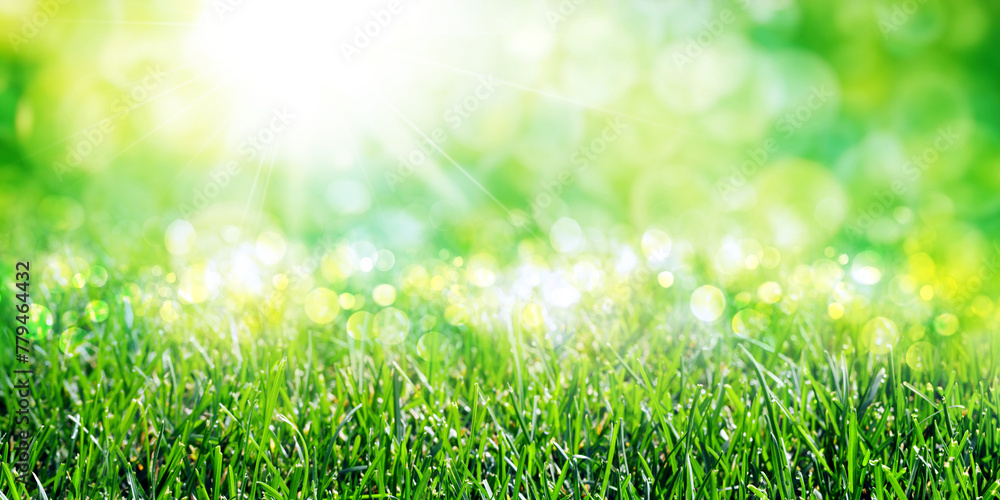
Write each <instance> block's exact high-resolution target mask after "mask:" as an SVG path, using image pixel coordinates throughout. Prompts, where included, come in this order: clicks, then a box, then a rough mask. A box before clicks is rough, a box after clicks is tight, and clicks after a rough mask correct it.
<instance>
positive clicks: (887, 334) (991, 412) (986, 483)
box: [3, 245, 1000, 499]
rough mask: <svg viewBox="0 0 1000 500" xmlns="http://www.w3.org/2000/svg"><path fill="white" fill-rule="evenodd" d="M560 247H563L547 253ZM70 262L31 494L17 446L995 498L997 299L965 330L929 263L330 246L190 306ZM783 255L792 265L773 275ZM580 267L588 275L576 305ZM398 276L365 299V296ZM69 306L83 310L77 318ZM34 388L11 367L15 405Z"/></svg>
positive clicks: (109, 458) (122, 476) (750, 488)
mask: <svg viewBox="0 0 1000 500" xmlns="http://www.w3.org/2000/svg"><path fill="white" fill-rule="evenodd" d="M540 247H541V246H540V245H539V246H538V248H540ZM331 254H337V252H336V251H334V252H331ZM923 255H926V254H923ZM543 257H549V258H551V259H553V260H551V262H554V263H555V264H554V265H553V266H552V267H550V268H548V269H544V270H539V269H538V268H533V267H531V266H532V265H537V264H538V262H540V260H539V259H542V258H543ZM919 257H920V255H917V257H916V258H915V257H914V256H913V255H911V256H910V258H909V259H908V262H911V263H913V262H922V260H921V259H920V258H919ZM478 258H479V259H480V260H481V256H478ZM45 259H46V260H45V261H39V262H37V263H33V264H32V265H33V266H35V267H37V268H41V269H42V270H41V271H39V272H40V273H41V276H42V277H41V279H40V282H38V284H33V285H32V286H33V287H35V288H34V290H35V291H34V292H33V293H34V294H35V295H33V296H35V297H41V298H38V299H35V301H36V302H35V304H36V305H35V306H33V307H32V308H31V314H30V315H29V316H30V318H29V325H28V326H29V327H30V328H29V330H30V335H31V336H32V342H33V345H32V351H31V358H32V360H31V362H30V366H31V368H32V369H33V370H34V372H35V374H36V375H35V377H36V378H35V380H33V382H32V404H31V410H30V413H29V414H30V422H31V423H30V427H31V428H32V432H34V433H35V440H34V444H33V445H32V447H31V453H30V460H29V461H28V465H29V467H30V470H31V471H33V473H34V475H35V476H37V480H36V479H34V477H32V478H31V479H30V481H29V484H28V491H30V492H31V493H25V491H24V490H22V489H20V488H14V487H13V484H14V483H13V481H15V479H14V477H13V475H12V474H11V473H10V464H11V463H13V462H14V460H13V457H12V455H11V452H10V450H9V449H5V450H4V455H5V456H4V459H3V462H4V464H5V465H4V466H3V467H4V469H3V474H4V479H3V482H4V484H5V491H6V493H5V495H6V498H11V499H13V498H25V495H35V497H36V498H39V497H42V493H41V489H44V491H45V492H47V496H48V498H105V497H109V498H114V497H125V498H199V499H202V498H210V499H218V498H226V499H236V498H390V497H396V498H525V499H535V498H549V499H554V498H566V499H568V498H668V497H669V498H991V497H992V496H993V495H995V494H996V493H997V491H998V488H1000V483H998V482H997V479H998V475H997V474H998V470H1000V469H998V468H1000V463H998V459H997V458H996V457H997V456H998V451H1000V445H998V439H1000V429H998V425H1000V422H998V408H1000V406H998V405H1000V396H998V394H997V392H996V391H995V385H996V383H997V382H996V380H997V379H996V377H997V363H996V359H997V350H996V342H995V340H994V339H995V335H993V334H992V332H989V331H988V330H985V329H984V330H982V333H975V331H977V329H978V328H979V327H983V326H985V325H987V324H989V321H995V320H994V319H992V318H994V317H995V316H993V315H992V314H993V313H992V311H990V312H989V315H988V316H989V320H984V319H983V318H982V317H980V316H977V313H980V314H981V313H983V311H982V310H979V309H976V308H975V307H973V308H971V309H968V308H967V309H961V310H963V311H967V314H968V315H969V316H968V317H966V316H964V315H963V317H962V318H961V322H960V323H961V327H960V326H959V323H958V319H959V318H958V317H957V316H956V315H954V314H953V313H950V312H946V311H949V310H951V309H948V307H949V303H948V301H946V300H944V299H942V298H931V299H930V300H925V297H921V296H920V292H917V291H915V289H914V288H915V287H914V286H912V283H911V284H910V285H911V286H903V288H904V289H905V290H910V291H911V293H910V294H906V293H905V290H904V292H895V291H894V292H890V291H889V289H890V288H894V287H898V286H899V280H890V278H889V277H890V275H891V274H890V273H892V274H895V275H897V276H903V277H904V278H905V279H906V280H910V281H912V280H913V278H912V277H910V275H908V274H906V272H907V269H905V268H900V269H895V270H892V271H890V270H888V269H886V270H884V271H883V272H885V274H886V276H885V277H884V278H883V279H881V280H880V283H881V285H880V284H874V285H859V284H857V283H855V282H854V281H853V280H852V275H851V274H850V273H851V266H850V265H849V264H847V265H844V266H841V265H840V264H839V263H838V261H834V260H830V259H827V258H820V259H818V260H816V261H815V262H814V263H812V264H811V265H800V264H797V263H794V262H787V263H786V262H782V263H781V264H779V266H778V267H777V268H775V269H773V270H766V269H763V268H762V269H760V270H759V272H754V273H751V272H747V273H746V274H745V275H744V276H742V277H741V280H740V282H738V283H733V284H732V285H731V286H730V287H729V288H728V289H727V291H726V292H722V291H721V290H720V289H719V288H716V287H714V286H710V285H709V286H710V287H711V288H708V287H706V288H702V289H699V290H697V291H696V292H694V293H692V294H688V293H685V292H682V291H680V290H678V289H677V288H678V287H677V286H671V287H670V288H664V287H663V283H658V281H662V280H658V279H657V276H655V275H652V274H650V273H646V274H643V273H642V271H644V269H642V268H638V269H634V270H632V271H631V272H627V273H624V274H623V273H621V272H620V271H621V270H620V268H619V269H616V268H615V266H614V263H615V259H614V258H610V257H608V256H603V257H602V258H597V257H595V256H593V255H580V256H577V257H575V258H571V259H565V258H554V257H553V256H551V255H548V256H545V255H544V254H541V253H539V254H534V255H532V257H531V258H530V259H529V260H530V263H529V262H524V263H512V264H511V267H510V268H509V271H508V272H506V273H505V272H500V271H496V274H493V273H494V272H493V271H490V270H484V268H483V267H481V266H478V267H477V257H474V258H473V259H471V260H468V261H466V260H464V259H462V258H461V257H454V258H451V259H446V260H444V261H442V260H439V259H434V260H429V261H425V262H422V263H414V264H408V265H405V266H404V267H402V270H401V271H400V272H398V273H394V274H395V277H394V278H391V279H388V280H386V281H387V283H384V284H382V285H381V286H380V287H376V288H375V290H364V289H361V290H355V289H352V288H351V284H350V279H349V278H343V277H340V278H337V279H340V280H341V281H339V282H337V283H335V284H337V285H339V286H340V287H342V288H340V290H351V291H344V292H343V293H342V294H341V295H339V296H338V295H337V294H335V293H334V292H332V291H330V289H329V288H327V287H331V286H333V285H334V283H331V282H330V281H329V280H328V278H326V277H324V276H323V275H324V274H326V275H331V274H337V273H336V272H335V271H337V270H340V271H343V272H347V273H349V272H350V269H351V266H350V264H348V263H344V262H337V261H334V260H332V259H324V265H323V270H324V271H325V272H320V271H319V270H317V271H316V272H315V276H307V277H306V280H305V281H304V282H302V283H299V284H296V283H288V280H287V277H286V275H284V274H280V275H279V277H278V278H276V279H274V280H273V281H274V284H276V285H277V287H275V286H274V284H269V285H268V286H267V288H270V290H268V291H267V294H266V297H264V298H261V299H258V300H250V299H249V298H248V297H247V296H246V295H245V293H248V292H246V291H245V290H242V289H240V288H237V287H230V288H226V289H223V290H222V291H221V292H220V293H219V296H218V297H217V298H215V299H213V300H209V301H206V302H204V303H202V304H200V305H197V304H196V305H186V306H179V304H178V303H177V302H176V297H178V296H184V294H185V293H190V290H189V289H187V288H185V287H186V286H189V285H185V284H184V283H183V280H176V278H174V277H171V276H165V275H164V271H165V270H164V269H161V268H159V267H158V266H154V267H151V268H143V269H141V270H140V271H139V272H137V273H136V275H135V276H128V277H126V276H114V273H112V276H111V277H108V273H107V271H104V269H103V268H89V267H88V268H86V269H76V271H78V272H77V273H75V274H74V276H75V275H81V276H84V277H86V278H88V279H86V280H82V281H85V283H83V286H82V287H78V286H75V285H73V284H72V280H73V278H70V279H69V280H67V281H62V283H63V284H64V285H63V286H60V280H65V278H66V277H68V276H69V275H70V274H69V273H70V272H72V271H73V269H70V266H72V265H73V261H72V260H70V259H66V258H65V255H62V256H61V255H59V254H53V255H50V256H47V257H46V258H45ZM844 260H845V261H846V260H847V257H846V256H845V257H844ZM903 262H907V260H903ZM42 266H47V267H42ZM335 268H336V269H335ZM518 269H520V270H521V272H518V271H517V270H518ZM527 269H535V273H536V274H530V273H526V272H524V271H525V270H527ZM782 270H785V271H791V272H789V273H785V272H782ZM869 270H870V269H869ZM909 271H910V272H911V273H912V272H913V270H909ZM60 272H63V273H64V274H65V276H61V275H60ZM768 273H771V274H776V275H784V276H785V278H784V279H781V280H780V281H778V282H774V281H767V282H763V281H760V280H761V279H763V278H762V275H766V274H768ZM387 274H393V273H387ZM518 276H520V277H518ZM533 276H543V278H542V279H541V281H540V282H538V280H537V279H534V278H533ZM855 276H857V275H855ZM862 277H864V276H863V275H862ZM335 278H336V277H335ZM685 279H686V278H685ZM133 280H134V281H133ZM679 281H680V278H679ZM170 282H175V284H174V285H171V284H170ZM756 282H760V283H761V285H763V286H757V287H753V286H750V285H752V284H753V283H756ZM887 282H891V285H890V284H887ZM95 283H96V285H95ZM566 283H572V284H573V285H575V286H576V287H578V288H579V289H581V290H584V291H583V293H581V294H579V296H575V297H573V298H574V299H576V300H575V303H574V304H572V305H569V306H565V307H556V306H552V305H551V302H552V301H553V299H552V294H554V293H557V292H559V290H560V288H559V287H560V286H565V284H566ZM321 285H322V286H321ZM310 289H311V291H309V290H310ZM303 291H309V292H308V293H302V292H303ZM397 291H398V295H397ZM924 293H925V294H926V290H924ZM889 296H892V297H893V299H892V300H889V299H887V298H880V297H889ZM546 297H548V299H547V300H546ZM6 298H7V297H5V299H6ZM390 298H391V299H392V300H391V302H392V303H391V306H389V307H385V308H383V309H381V310H382V312H380V313H379V314H377V315H372V314H371V313H368V312H365V309H368V308H366V307H364V303H365V300H369V301H373V302H378V303H381V304H386V301H387V300H389V299H390ZM11 299H12V300H16V299H13V297H11ZM720 301H721V302H720ZM985 302H988V301H985ZM976 303H977V304H978V306H980V307H985V306H984V301H983V300H982V299H980V300H979V301H976ZM43 304H48V307H46V306H44V305H43ZM831 304H835V305H831ZM959 305H961V303H959ZM175 307H176V309H174V308H175ZM990 309H992V307H990ZM870 313H876V314H878V315H879V316H878V317H876V318H875V319H872V320H870V321H868V322H865V323H863V324H860V325H859V324H856V323H854V322H853V318H856V317H865V315H866V314H870ZM713 316H714V317H716V318H714V319H713ZM889 318H896V319H895V320H893V319H889ZM65 321H72V322H73V323H74V324H76V325H79V326H77V327H73V328H69V329H68V330H66V331H65V332H64V333H62V334H59V335H57V334H54V332H56V331H61V330H62V329H63V328H64V326H63V325H62V324H61V322H65ZM897 322H898V325H897ZM966 325H969V327H966ZM3 335H4V336H5V337H6V339H5V345H13V344H14V343H13V339H12V336H13V332H12V331H11V330H10V329H5V331H4V333H3ZM7 359H10V358H7ZM19 367H22V368H23V365H18V366H15V365H14V364H13V363H5V365H4V373H5V374H9V373H11V371H12V370H13V369H17V368H19ZM12 385H13V377H12V376H10V375H8V376H5V379H4V387H5V388H6V391H7V393H6V394H5V397H4V399H3V401H4V405H5V408H4V413H6V414H7V415H9V417H8V418H7V419H5V420H7V421H8V422H9V421H10V418H11V417H10V416H13V413H12V409H11V406H12V405H11V403H10V401H11V400H12V399H11V398H12V397H13V392H12V390H11V389H10V387H11V386H12ZM35 492H38V493H35Z"/></svg>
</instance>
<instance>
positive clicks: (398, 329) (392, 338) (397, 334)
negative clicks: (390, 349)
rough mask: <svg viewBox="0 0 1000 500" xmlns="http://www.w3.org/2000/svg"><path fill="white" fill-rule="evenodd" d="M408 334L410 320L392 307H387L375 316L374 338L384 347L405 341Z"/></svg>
mask: <svg viewBox="0 0 1000 500" xmlns="http://www.w3.org/2000/svg"><path fill="white" fill-rule="evenodd" d="M409 332H410V318H408V317H407V316H406V313H404V312H403V311H400V310H399V309H396V308H394V307H387V308H385V309H382V310H381V311H379V313H378V314H377V315H376V316H375V330H374V333H375V337H376V338H378V339H379V340H380V341H382V343H383V344H386V345H396V344H399V343H401V342H403V341H404V340H406V335H407V334H408V333H409Z"/></svg>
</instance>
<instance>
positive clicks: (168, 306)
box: [160, 300, 179, 323]
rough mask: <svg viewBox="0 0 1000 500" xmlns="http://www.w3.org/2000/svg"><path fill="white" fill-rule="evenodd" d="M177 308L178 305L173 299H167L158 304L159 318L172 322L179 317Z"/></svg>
mask: <svg viewBox="0 0 1000 500" xmlns="http://www.w3.org/2000/svg"><path fill="white" fill-rule="evenodd" d="M178 309H179V307H178V306H177V305H176V304H174V302H173V301H170V300H168V301H166V302H164V303H163V305H161V306H160V318H161V319H163V321H165V322H167V323H173V322H174V321H177V318H178V317H179V315H178V313H179V311H178Z"/></svg>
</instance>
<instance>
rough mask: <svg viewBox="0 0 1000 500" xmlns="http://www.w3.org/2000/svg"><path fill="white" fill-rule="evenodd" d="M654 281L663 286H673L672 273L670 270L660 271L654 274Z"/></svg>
mask: <svg viewBox="0 0 1000 500" xmlns="http://www.w3.org/2000/svg"><path fill="white" fill-rule="evenodd" d="M656 282H657V283H659V284H660V286H662V287H663V288H670V287H672V286H674V273H672V272H670V271H663V272H662V273H660V274H657V275H656Z"/></svg>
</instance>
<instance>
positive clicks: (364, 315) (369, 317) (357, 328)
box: [347, 311, 375, 340]
mask: <svg viewBox="0 0 1000 500" xmlns="http://www.w3.org/2000/svg"><path fill="white" fill-rule="evenodd" d="M374 327H375V315H373V314H372V313H370V312H368V311H358V312H356V313H354V314H352V315H351V317H350V318H348V319H347V334H348V335H350V336H351V338H353V339H357V340H361V339H365V338H371V336H372V329H373V328H374Z"/></svg>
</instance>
